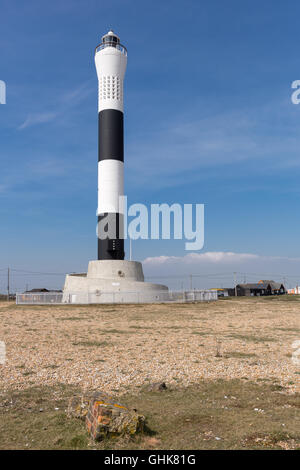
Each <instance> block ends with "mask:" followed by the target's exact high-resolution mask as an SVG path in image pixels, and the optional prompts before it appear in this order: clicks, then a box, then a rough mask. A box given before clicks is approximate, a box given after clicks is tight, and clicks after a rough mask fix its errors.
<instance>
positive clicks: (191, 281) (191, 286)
mask: <svg viewBox="0 0 300 470" xmlns="http://www.w3.org/2000/svg"><path fill="white" fill-rule="evenodd" d="M190 289H191V290H193V275H192V274H190Z"/></svg>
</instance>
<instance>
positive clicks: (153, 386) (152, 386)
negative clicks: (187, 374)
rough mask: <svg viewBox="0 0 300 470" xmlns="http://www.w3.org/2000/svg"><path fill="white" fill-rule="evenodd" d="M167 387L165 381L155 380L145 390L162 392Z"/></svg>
mask: <svg viewBox="0 0 300 470" xmlns="http://www.w3.org/2000/svg"><path fill="white" fill-rule="evenodd" d="M167 388H168V387H167V385H166V383H165V382H156V383H153V384H150V385H149V386H148V389H147V390H148V391H149V392H162V391H164V390H167Z"/></svg>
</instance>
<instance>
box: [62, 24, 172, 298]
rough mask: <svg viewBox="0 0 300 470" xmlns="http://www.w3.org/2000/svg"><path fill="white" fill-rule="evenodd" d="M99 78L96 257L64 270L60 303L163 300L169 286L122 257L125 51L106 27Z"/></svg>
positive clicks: (98, 64)
mask: <svg viewBox="0 0 300 470" xmlns="http://www.w3.org/2000/svg"><path fill="white" fill-rule="evenodd" d="M95 65H96V70H97V76H98V137H99V145H98V206H97V207H98V209H97V216H98V231H97V235H98V256H97V260H95V261H90V262H89V266H88V272H87V273H82V274H68V275H67V276H66V280H65V286H64V295H63V302H70V303H110V302H118V303H126V302H127V303H132V302H155V301H160V300H168V295H169V294H168V288H167V287H166V286H163V285H159V284H151V283H147V282H144V274H143V268H142V264H141V263H140V262H137V261H126V260H124V258H125V252H124V227H123V221H124V214H123V207H122V204H121V201H120V197H121V196H123V195H124V92H123V84H124V77H125V72H126V66H127V50H126V48H125V47H124V46H122V45H121V43H120V38H119V37H118V36H117V35H116V34H115V33H114V32H113V31H109V32H108V33H107V34H105V35H104V36H103V37H102V41H101V43H100V44H99V45H98V46H97V47H96V50H95Z"/></svg>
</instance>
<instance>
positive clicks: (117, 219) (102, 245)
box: [98, 109, 125, 260]
mask: <svg viewBox="0 0 300 470" xmlns="http://www.w3.org/2000/svg"><path fill="white" fill-rule="evenodd" d="M98 133H99V140H98V142H99V143H98V161H99V162H101V161H102V160H108V159H110V160H118V161H121V162H123V161H124V124H123V113H122V112H121V111H118V110H116V109H105V110H103V111H100V112H99V115H98ZM104 217H106V220H107V224H113V226H114V227H115V234H116V238H111V239H110V238H106V239H104V240H102V239H100V238H98V260H103V259H119V260H123V259H124V257H125V252H124V239H123V233H124V231H123V215H122V214H118V213H114V214H113V213H109V214H108V213H106V214H101V215H99V216H98V223H99V222H100V221H101V220H102V219H103V218H104ZM107 230H108V228H107Z"/></svg>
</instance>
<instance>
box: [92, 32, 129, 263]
mask: <svg viewBox="0 0 300 470" xmlns="http://www.w3.org/2000/svg"><path fill="white" fill-rule="evenodd" d="M95 65H96V70H97V75H98V90H99V91H98V123H99V124H98V133H99V146H98V259H99V260H105V259H119V260H123V259H124V255H125V253H124V233H123V213H122V211H123V209H122V207H120V197H121V196H123V194H124V124H123V122H124V114H123V113H124V109H123V107H124V104H123V103H124V102H123V96H124V93H123V83H124V76H125V71H126V65H127V50H126V48H125V47H124V46H122V45H121V44H120V38H119V37H118V36H117V35H116V34H114V32H113V31H109V32H108V33H107V34H105V35H104V36H103V37H102V42H101V44H100V45H99V46H97V47H96V52H95ZM106 235H108V236H106Z"/></svg>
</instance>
